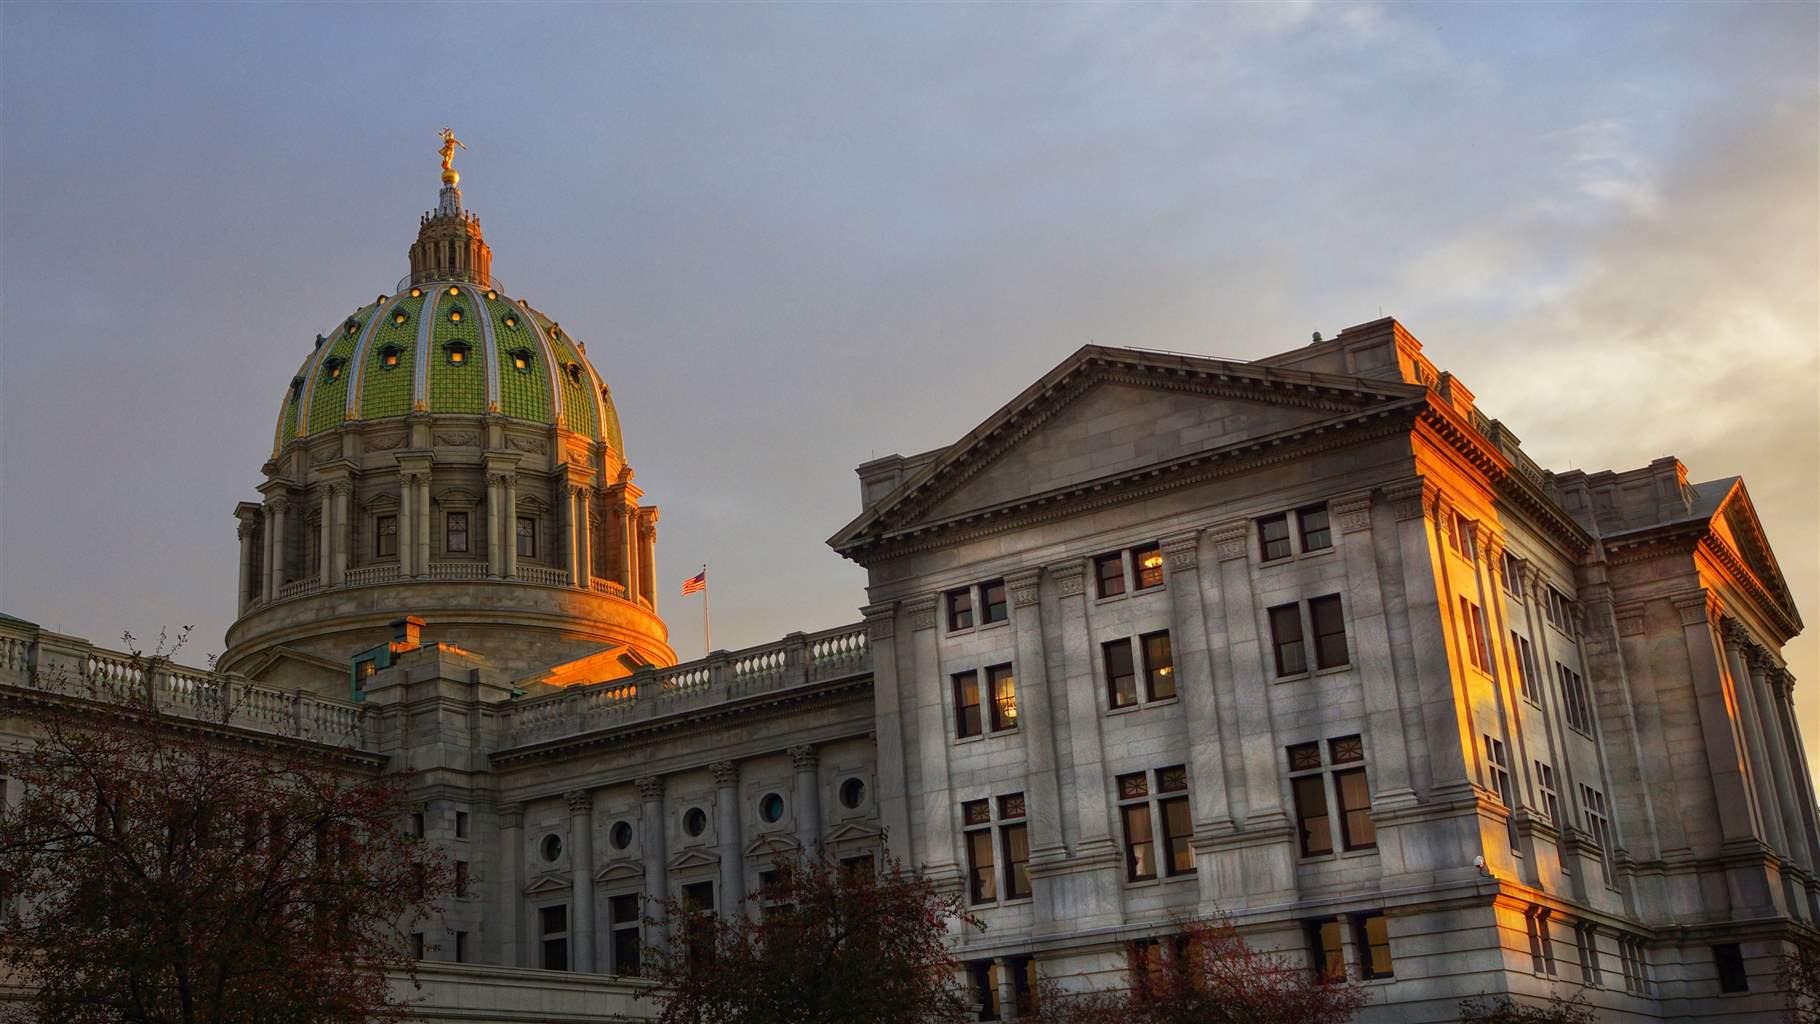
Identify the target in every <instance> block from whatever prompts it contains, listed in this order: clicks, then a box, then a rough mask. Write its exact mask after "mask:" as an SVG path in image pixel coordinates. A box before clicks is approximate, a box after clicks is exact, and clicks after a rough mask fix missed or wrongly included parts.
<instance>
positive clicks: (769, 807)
mask: <svg viewBox="0 0 1820 1024" xmlns="http://www.w3.org/2000/svg"><path fill="white" fill-rule="evenodd" d="M758 816H759V817H760V818H763V819H764V820H765V822H766V823H767V824H776V823H777V822H778V821H780V820H782V818H783V816H784V798H783V797H781V796H779V795H778V794H776V793H766V794H765V795H764V796H762V797H759V799H758Z"/></svg>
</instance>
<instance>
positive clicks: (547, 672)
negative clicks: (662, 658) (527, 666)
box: [514, 644, 643, 688]
mask: <svg viewBox="0 0 1820 1024" xmlns="http://www.w3.org/2000/svg"><path fill="white" fill-rule="evenodd" d="M642 664H643V663H642V662H641V661H639V660H638V658H637V657H636V656H634V655H632V654H631V648H629V647H627V646H626V645H624V644H615V645H613V646H611V647H603V648H601V649H600V650H598V651H595V652H594V653H593V654H584V655H582V656H581V657H579V658H576V659H575V660H573V661H565V662H563V663H562V664H560V665H551V666H550V667H549V668H546V669H544V670H543V671H541V672H537V673H534V674H532V675H528V676H525V677H523V678H521V679H517V680H514V682H516V683H517V684H518V685H519V686H520V687H526V688H528V687H529V686H530V684H532V683H544V684H547V685H549V686H578V685H585V684H587V683H604V682H608V681H611V680H614V679H624V678H626V677H627V676H630V675H631V674H632V673H633V672H636V671H637V670H638V669H639V667H640V666H641V665H642Z"/></svg>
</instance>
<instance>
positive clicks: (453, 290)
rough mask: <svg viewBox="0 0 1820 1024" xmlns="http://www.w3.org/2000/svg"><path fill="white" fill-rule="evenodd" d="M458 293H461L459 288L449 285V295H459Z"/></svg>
mask: <svg viewBox="0 0 1820 1024" xmlns="http://www.w3.org/2000/svg"><path fill="white" fill-rule="evenodd" d="M460 294H461V289H460V288H457V287H455V286H454V285H449V295H451V296H455V295H460Z"/></svg>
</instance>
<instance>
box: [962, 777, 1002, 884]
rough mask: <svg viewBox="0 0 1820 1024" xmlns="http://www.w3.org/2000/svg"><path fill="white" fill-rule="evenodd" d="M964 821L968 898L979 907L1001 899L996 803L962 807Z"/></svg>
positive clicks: (984, 802)
mask: <svg viewBox="0 0 1820 1024" xmlns="http://www.w3.org/2000/svg"><path fill="white" fill-rule="evenodd" d="M961 821H962V822H963V823H964V824H965V826H966V827H967V879H968V895H969V896H970V897H971V898H972V900H973V902H975V903H991V902H993V901H994V900H996V899H998V872H997V871H996V870H995V867H996V864H997V859H996V858H995V857H994V856H993V850H992V827H991V826H992V801H990V800H969V801H967V802H966V803H963V804H961Z"/></svg>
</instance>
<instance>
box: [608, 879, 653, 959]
mask: <svg viewBox="0 0 1820 1024" xmlns="http://www.w3.org/2000/svg"><path fill="white" fill-rule="evenodd" d="M639 900H640V897H639V895H638V893H635V892H628V893H621V894H619V895H617V896H610V897H608V898H607V927H608V928H610V929H611V930H612V932H613V962H612V964H611V968H612V971H613V973H614V974H618V975H622V976H624V977H627V978H636V977H638V976H639V973H640V972H641V971H643V969H644V967H643V955H644V953H643V950H642V948H641V947H640V938H639V928H640V925H641V924H643V922H642V921H641V920H640V918H641V917H642V916H643V915H641V914H640V913H639Z"/></svg>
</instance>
